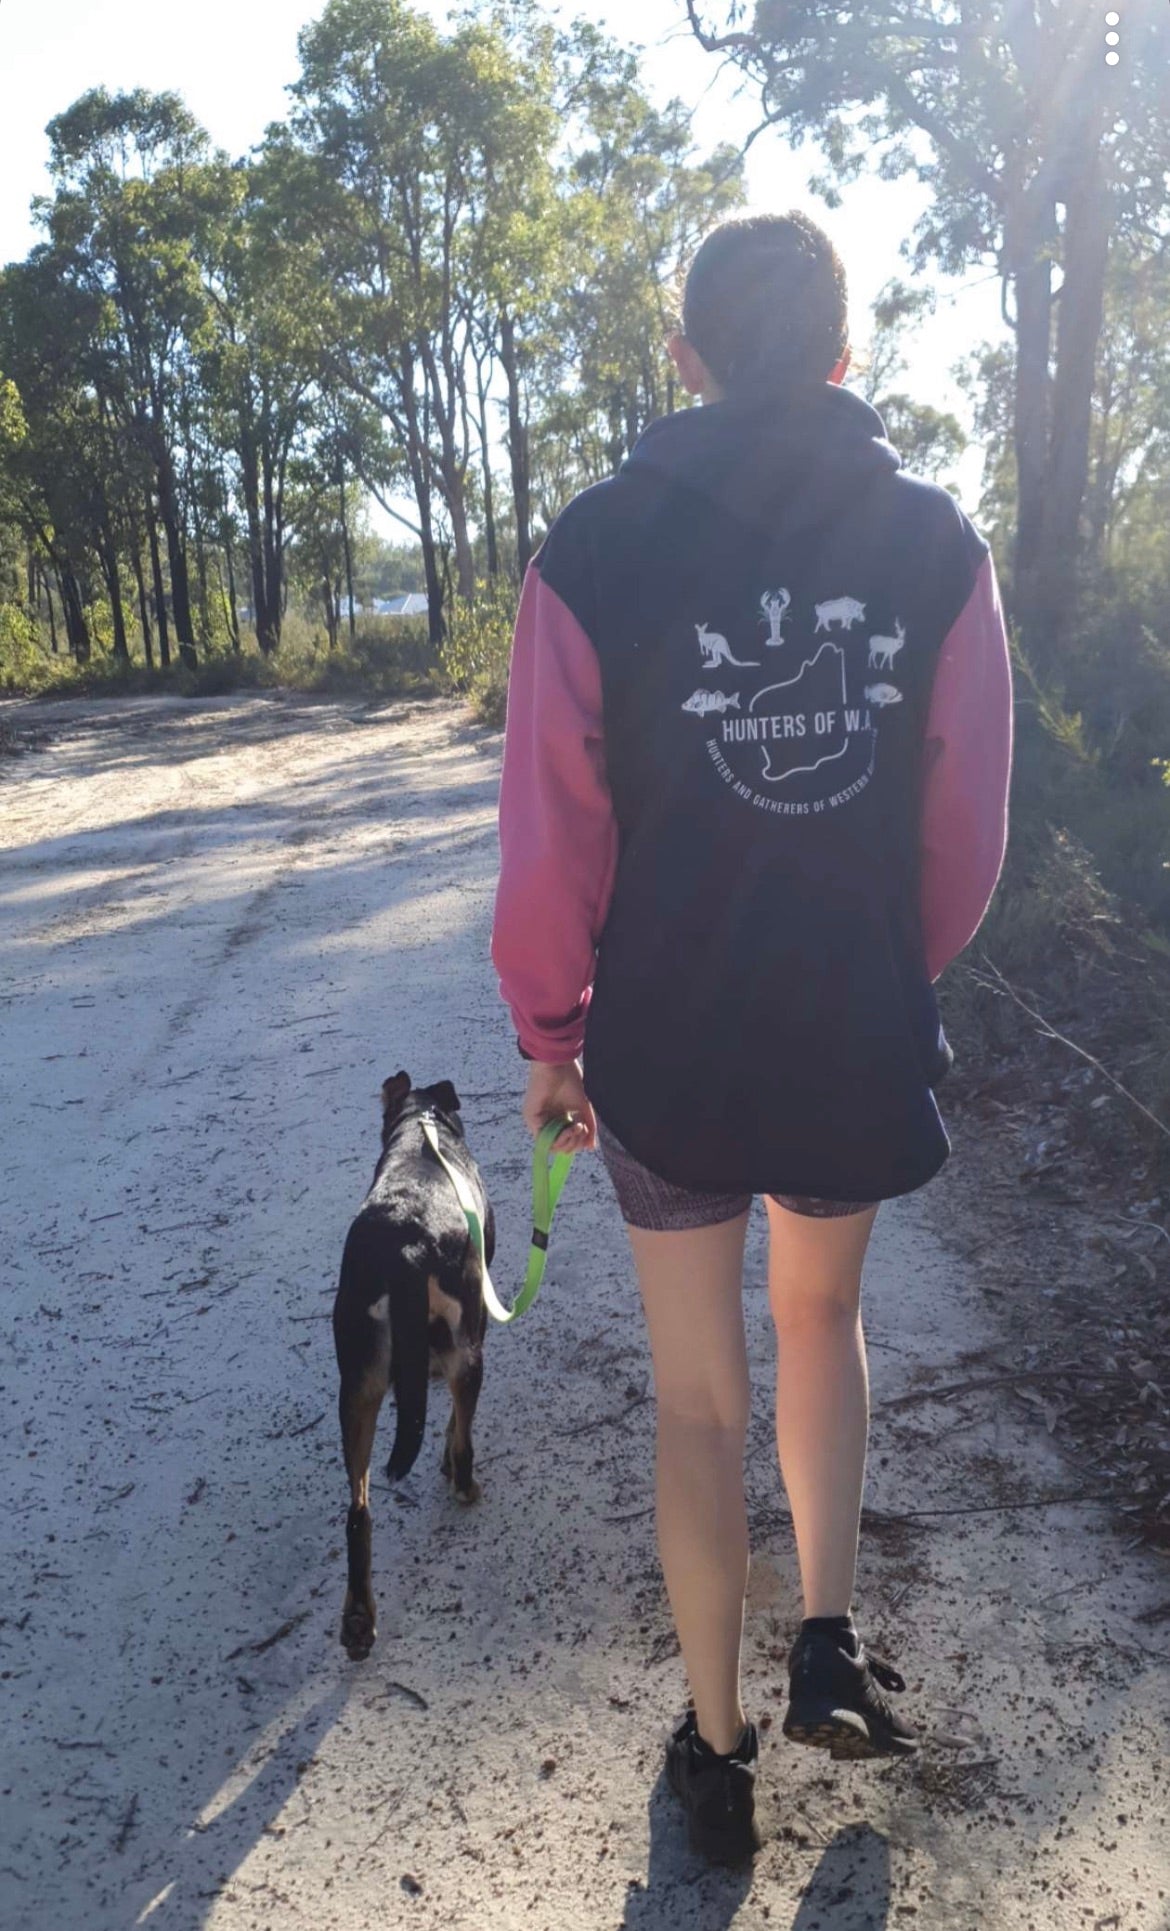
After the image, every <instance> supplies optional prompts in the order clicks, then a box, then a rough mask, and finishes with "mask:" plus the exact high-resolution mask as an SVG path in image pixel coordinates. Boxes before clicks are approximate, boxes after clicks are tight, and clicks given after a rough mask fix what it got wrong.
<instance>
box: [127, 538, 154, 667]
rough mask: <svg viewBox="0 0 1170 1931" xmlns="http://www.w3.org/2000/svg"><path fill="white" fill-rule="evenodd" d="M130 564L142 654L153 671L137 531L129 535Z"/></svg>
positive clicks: (152, 649)
mask: <svg viewBox="0 0 1170 1931" xmlns="http://www.w3.org/2000/svg"><path fill="white" fill-rule="evenodd" d="M130 563H131V567H132V569H133V571H134V584H135V588H136V589H137V592H138V621H139V623H140V625H141V626H142V654H143V656H144V657H145V658H146V662H147V666H148V668H149V669H151V670H153V669H154V646H153V644H152V642H151V636H150V610H149V607H148V605H147V601H146V577H145V574H144V572H143V568H142V552H141V550H140V549H139V547H138V531H137V530H132V531H131V534H130Z"/></svg>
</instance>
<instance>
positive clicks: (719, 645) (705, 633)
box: [695, 624, 759, 670]
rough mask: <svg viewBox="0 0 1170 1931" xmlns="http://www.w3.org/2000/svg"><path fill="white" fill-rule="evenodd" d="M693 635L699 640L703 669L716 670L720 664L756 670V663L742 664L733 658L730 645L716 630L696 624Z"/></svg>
mask: <svg viewBox="0 0 1170 1931" xmlns="http://www.w3.org/2000/svg"><path fill="white" fill-rule="evenodd" d="M695 634H696V636H697V637H698V639H699V649H700V650H701V651H702V653H703V669H704V670H718V668H719V666H720V664H734V665H735V666H736V668H737V669H738V670H758V669H759V664H758V663H744V661H743V660H742V658H739V657H733V656H732V654H731V645H730V644H729V643H728V641H727V639H726V637H721V636H720V635H719V632H718V631H717V630H708V628H707V626H706V624H696V625H695Z"/></svg>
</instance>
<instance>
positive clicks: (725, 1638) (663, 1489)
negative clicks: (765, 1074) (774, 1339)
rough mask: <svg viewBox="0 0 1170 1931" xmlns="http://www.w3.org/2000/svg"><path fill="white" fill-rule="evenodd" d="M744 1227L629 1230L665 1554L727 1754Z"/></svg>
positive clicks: (700, 1692)
mask: <svg viewBox="0 0 1170 1931" xmlns="http://www.w3.org/2000/svg"><path fill="white" fill-rule="evenodd" d="M746 1228H747V1215H746V1213H745V1214H740V1215H738V1216H737V1217H736V1219H734V1220H729V1221H723V1222H721V1223H720V1224H719V1225H718V1226H715V1227H700V1228H695V1229H693V1230H691V1231H688V1232H686V1233H647V1232H645V1231H644V1230H643V1229H641V1228H637V1227H628V1228H627V1230H626V1231H627V1233H628V1234H629V1237H630V1245H631V1247H632V1248H633V1253H634V1262H635V1265H636V1267H637V1270H638V1284H639V1287H640V1289H641V1294H642V1304H643V1307H644V1308H645V1311H646V1321H647V1325H648V1328H649V1331H650V1351H651V1355H652V1358H653V1363H654V1389H655V1395H656V1399H657V1406H658V1446H657V1494H658V1548H659V1554H660V1556H661V1559H662V1570H663V1575H664V1577H665V1581H666V1590H667V1595H668V1596H669V1598H670V1606H671V1611H672V1613H673V1616H674V1622H675V1628H676V1629H677V1631H678V1639H679V1644H680V1646H681V1649H682V1654H683V1661H684V1663H685V1665H686V1671H687V1676H688V1679H689V1681H690V1686H691V1693H692V1695H693V1697H694V1701H695V1718H696V1722H697V1725H698V1730H699V1735H700V1736H701V1737H703V1738H704V1739H705V1740H706V1741H707V1742H708V1743H709V1744H710V1746H711V1748H712V1749H713V1750H717V1751H719V1752H726V1751H729V1750H730V1749H732V1747H733V1745H734V1744H735V1742H736V1740H737V1738H738V1736H739V1734H740V1732H741V1730H742V1729H743V1724H744V1711H743V1703H742V1701H741V1697H740V1683H739V1667H740V1645H741V1642H742V1638H743V1608H744V1594H745V1591H746V1589H747V1574H748V1533H747V1508H746V1505H745V1502H744V1488H743V1457H744V1446H745V1442H746V1438H747V1424H748V1412H749V1403H750V1394H749V1387H748V1367H747V1347H746V1343H745V1340H744V1327H743V1300H742V1285H743V1246H744V1233H745V1230H746Z"/></svg>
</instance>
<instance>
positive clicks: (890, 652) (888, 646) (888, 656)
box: [869, 617, 906, 670]
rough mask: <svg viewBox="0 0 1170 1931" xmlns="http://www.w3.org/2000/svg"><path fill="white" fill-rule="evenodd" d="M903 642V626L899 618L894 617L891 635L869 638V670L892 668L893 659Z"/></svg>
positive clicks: (904, 632) (904, 638)
mask: <svg viewBox="0 0 1170 1931" xmlns="http://www.w3.org/2000/svg"><path fill="white" fill-rule="evenodd" d="M905 642H906V631H905V627H904V626H903V623H902V620H901V618H900V617H896V618H895V619H894V635H893V636H892V637H871V638H870V640H869V668H870V670H893V668H894V659H895V657H896V656H897V655H898V652H899V651H900V650H901V648H902V645H903V644H904V643H905Z"/></svg>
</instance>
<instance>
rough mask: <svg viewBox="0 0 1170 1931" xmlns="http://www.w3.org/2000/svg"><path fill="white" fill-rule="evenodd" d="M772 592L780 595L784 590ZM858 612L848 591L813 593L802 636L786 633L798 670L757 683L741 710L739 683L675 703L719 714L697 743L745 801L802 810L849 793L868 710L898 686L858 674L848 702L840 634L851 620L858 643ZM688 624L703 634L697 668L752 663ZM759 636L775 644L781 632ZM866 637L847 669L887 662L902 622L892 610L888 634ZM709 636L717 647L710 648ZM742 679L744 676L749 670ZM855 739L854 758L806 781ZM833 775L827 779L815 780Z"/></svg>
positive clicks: (857, 782)
mask: <svg viewBox="0 0 1170 1931" xmlns="http://www.w3.org/2000/svg"><path fill="white" fill-rule="evenodd" d="M773 595H774V596H776V597H779V596H784V597H785V598H786V600H787V593H773ZM865 614H866V612H865V605H864V604H863V603H862V602H860V601H859V600H858V599H856V598H851V597H850V598H845V597H841V598H836V599H834V600H832V601H830V602H826V603H818V604H817V605H816V606H815V615H816V619H817V622H816V629H815V630H814V631H813V634H812V636H811V638H809V637H808V636H807V633H806V636H805V637H804V638H803V639H800V640H799V641H798V639H797V638H795V637H792V638H790V639H789V640H788V643H787V652H786V655H788V654H789V653H791V654H795V652H797V651H799V652H800V668H799V670H797V671H795V672H794V673H793V674H792V676H791V677H786V678H779V679H776V678H774V679H773V680H772V681H771V682H770V683H768V684H766V685H764V686H763V687H762V688H761V689H759V690H757V691H756V692H755V693H754V695H752V696H751V697H750V699H748V701H747V704H746V709H745V710H744V711H743V712H742V713H741V711H740V702H741V697H743V698H746V697H747V692H746V691H742V692H740V691H736V692H734V693H726V692H724V691H723V690H719V691H713V690H711V689H710V687H709V686H708V687H707V688H706V689H701V690H698V691H696V692H695V693H694V694H693V696H692V697H691V698H689V699H687V701H686V702H685V703H684V704H683V706H682V708H683V709H684V710H686V711H689V712H691V713H692V715H695V716H698V717H701V718H703V719H704V721H705V720H706V717H707V714H708V713H709V712H712V711H714V712H718V714H719V723H718V724H717V725H716V726H715V735H714V736H711V737H708V738H707V745H706V748H707V751H708V754H709V756H710V758H711V761H712V763H713V764H714V765H715V768H716V770H717V772H718V773H719V776H720V777H721V778H722V779H723V780H724V782H725V783H726V784H727V785H729V786H730V787H731V789H732V790H733V791H735V793H736V794H737V796H739V797H741V798H743V799H744V800H745V802H747V803H749V804H752V805H755V806H756V807H757V808H758V809H760V810H765V811H770V812H773V813H780V814H782V815H785V816H805V815H808V814H810V813H819V812H821V811H824V810H826V809H832V808H834V807H836V806H839V805H843V804H847V803H849V801H850V800H851V799H853V798H855V797H856V796H857V795H858V794H859V793H860V792H861V791H863V790H864V789H865V787H866V785H867V784H868V783H869V780H870V778H871V777H872V775H873V770H874V762H875V757H876V751H877V719H878V718H879V717H880V715H881V713H882V711H883V710H884V709H885V708H886V707H887V706H889V705H892V704H899V703H901V701H902V692H901V690H900V689H899V688H898V687H897V686H896V685H893V684H886V683H882V684H876V685H871V684H869V683H865V684H864V686H863V688H864V698H863V699H862V700H861V701H856V700H855V702H854V703H853V704H850V701H849V669H850V665H849V659H848V656H847V647H848V639H849V633H850V632H851V631H852V630H853V628H854V625H855V624H856V625H858V626H861V627H862V631H863V635H862V637H861V638H860V639H859V642H860V643H861V644H862V647H863V649H864V646H865V641H866V639H865V635H864V632H865V631H867V630H868V626H867V625H866V624H865ZM833 628H836V629H837V630H838V632H839V637H840V641H839V640H838V639H837V638H833V637H831V636H824V634H823V633H824V632H825V631H828V630H831V629H833ZM696 629H697V630H699V635H700V642H701V643H703V644H705V650H704V660H703V664H702V670H703V671H705V672H708V673H709V672H710V671H713V670H715V669H716V668H723V669H730V668H731V667H732V666H733V665H737V666H738V667H740V668H742V669H745V670H750V669H756V668H758V666H756V665H754V664H751V663H749V662H746V661H745V662H742V663H740V660H737V659H736V658H735V657H734V656H733V655H732V653H731V649H730V647H729V646H728V645H727V642H726V639H724V638H723V637H721V636H719V635H718V633H711V632H709V631H708V632H707V638H706V639H705V638H704V636H703V630H705V629H706V626H703V629H700V627H699V626H696ZM818 632H819V633H821V638H820V640H818V635H817V633H818ZM708 639H709V640H710V641H708ZM769 641H770V642H778V643H779V644H780V647H781V648H782V649H783V648H784V645H783V642H782V640H779V639H770V640H769ZM868 641H869V644H870V646H871V649H870V651H869V655H868V662H862V663H858V665H857V666H856V669H857V670H858V671H859V672H863V671H864V669H869V670H871V671H872V670H873V669H875V668H879V667H880V668H882V669H887V670H888V669H890V668H892V666H893V661H894V656H895V654H896V653H897V652H898V651H900V650H901V648H902V645H903V643H904V642H905V630H904V628H903V626H902V624H901V621H900V620H899V622H898V623H897V626H896V635H895V636H894V637H881V636H877V637H873V638H871V639H869V640H868ZM712 644H715V645H716V646H718V647H719V648H718V654H716V653H715V651H714V650H713V649H712ZM791 661H792V656H791V655H789V662H791ZM738 681H740V680H737V682H738ZM746 681H747V683H748V684H749V686H750V684H751V683H752V682H754V679H750V678H749V679H748V680H746ZM859 695H860V694H859ZM858 739H867V740H868V744H867V746H865V747H864V748H863V747H862V746H861V745H859V744H858ZM749 746H750V747H751V751H750V757H751V770H750V771H747V770H745V769H744V759H743V757H742V756H740V755H737V754H738V753H739V752H740V751H741V748H742V749H743V750H744V751H746V750H747V749H748V747H749ZM855 746H856V748H857V750H858V751H859V752H860V753H861V760H863V761H861V760H857V759H854V760H851V761H850V764H849V765H848V766H846V768H845V770H843V771H837V772H830V771H827V772H826V775H825V778H824V779H822V780H821V781H820V782H819V783H816V782H813V783H810V780H814V779H815V774H816V773H817V772H819V771H821V770H822V769H824V767H826V766H837V767H839V766H840V763H841V760H842V759H844V758H847V757H848V754H849V753H850V751H851V750H853V749H854V747H855ZM866 752H868V756H867V755H866ZM757 757H758V760H759V761H758V762H757ZM733 767H738V768H733ZM834 781H836V783H837V788H836V789H826V788H825V787H826V786H832V785H833V784H834ZM785 786H789V787H790V788H789V790H788V792H787V796H786V797H785V796H783V795H782V792H781V787H785ZM794 794H795V795H794Z"/></svg>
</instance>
